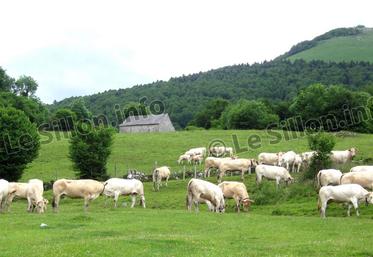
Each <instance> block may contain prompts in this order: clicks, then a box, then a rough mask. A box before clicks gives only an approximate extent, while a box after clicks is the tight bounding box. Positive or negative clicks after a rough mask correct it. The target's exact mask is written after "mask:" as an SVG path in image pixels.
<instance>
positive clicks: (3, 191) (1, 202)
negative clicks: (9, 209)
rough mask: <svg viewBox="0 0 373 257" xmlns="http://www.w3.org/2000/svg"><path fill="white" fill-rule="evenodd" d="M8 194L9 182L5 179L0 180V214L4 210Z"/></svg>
mask: <svg viewBox="0 0 373 257" xmlns="http://www.w3.org/2000/svg"><path fill="white" fill-rule="evenodd" d="M8 194H9V182H8V181H6V180H5V179H0V212H3V211H4V210H5V209H6V205H7V200H8Z"/></svg>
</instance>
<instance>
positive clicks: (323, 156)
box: [304, 132, 336, 179]
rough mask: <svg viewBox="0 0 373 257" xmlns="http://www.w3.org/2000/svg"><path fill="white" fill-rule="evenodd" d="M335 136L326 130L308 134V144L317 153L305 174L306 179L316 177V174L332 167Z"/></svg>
mask: <svg viewBox="0 0 373 257" xmlns="http://www.w3.org/2000/svg"><path fill="white" fill-rule="evenodd" d="M335 142H336V139H335V136H333V135H332V134H328V133H325V132H317V133H311V134H309V135H308V145H309V147H310V149H311V150H313V151H316V154H315V155H314V156H313V157H312V159H311V164H310V167H309V168H308V170H307V172H306V173H305V174H304V178H306V179H314V178H315V176H316V174H317V173H318V172H319V171H320V170H322V169H326V168H330V165H331V160H330V152H331V151H332V150H333V148H334V146H335Z"/></svg>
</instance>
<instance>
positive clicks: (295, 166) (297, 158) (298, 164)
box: [293, 154, 303, 172]
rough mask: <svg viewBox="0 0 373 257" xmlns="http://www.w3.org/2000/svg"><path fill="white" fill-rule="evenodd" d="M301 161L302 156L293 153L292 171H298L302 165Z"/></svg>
mask: <svg viewBox="0 0 373 257" xmlns="http://www.w3.org/2000/svg"><path fill="white" fill-rule="evenodd" d="M302 163H303V160H302V157H301V156H300V155H299V154H297V155H295V159H294V163H293V171H295V170H296V171H297V172H299V171H300V168H301V167H302Z"/></svg>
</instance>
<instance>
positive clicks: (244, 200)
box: [218, 181, 254, 212]
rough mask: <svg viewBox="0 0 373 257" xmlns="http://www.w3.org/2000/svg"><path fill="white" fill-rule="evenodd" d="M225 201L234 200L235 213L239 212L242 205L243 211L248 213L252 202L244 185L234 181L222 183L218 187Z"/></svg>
mask: <svg viewBox="0 0 373 257" xmlns="http://www.w3.org/2000/svg"><path fill="white" fill-rule="evenodd" d="M218 187H220V189H221V191H223V195H224V198H225V199H234V201H235V202H236V209H237V212H240V207H241V205H243V208H244V210H245V211H248V209H249V207H250V204H251V203H253V202H254V201H253V200H251V199H250V197H249V194H248V193H247V189H246V186H245V184H244V183H241V182H236V181H224V182H222V183H220V184H219V185H218Z"/></svg>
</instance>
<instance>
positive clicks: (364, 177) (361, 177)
mask: <svg viewBox="0 0 373 257" xmlns="http://www.w3.org/2000/svg"><path fill="white" fill-rule="evenodd" d="M342 184H359V185H360V186H362V187H364V188H366V189H370V190H373V171H369V170H366V171H364V172H348V173H344V174H343V175H342V176H341V185H342Z"/></svg>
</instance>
